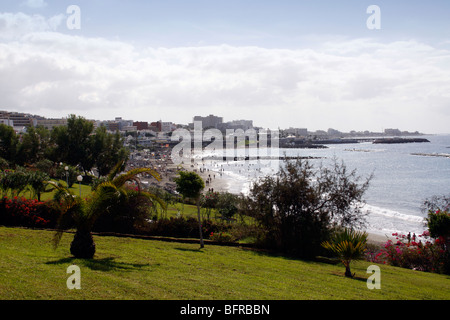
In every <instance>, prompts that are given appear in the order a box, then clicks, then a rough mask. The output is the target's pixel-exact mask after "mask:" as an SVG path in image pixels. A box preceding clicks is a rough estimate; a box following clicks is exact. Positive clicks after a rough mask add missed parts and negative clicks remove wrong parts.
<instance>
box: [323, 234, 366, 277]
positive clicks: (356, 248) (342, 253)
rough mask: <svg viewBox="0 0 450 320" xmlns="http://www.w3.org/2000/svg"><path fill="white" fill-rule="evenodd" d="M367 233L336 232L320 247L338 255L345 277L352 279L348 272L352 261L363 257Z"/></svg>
mask: <svg viewBox="0 0 450 320" xmlns="http://www.w3.org/2000/svg"><path fill="white" fill-rule="evenodd" d="M367 236H368V235H367V233H365V232H361V231H355V230H351V229H347V228H345V229H344V230H341V231H338V232H337V233H336V234H335V235H334V236H333V237H332V238H331V240H330V241H324V242H323V243H322V246H323V247H324V248H325V249H328V250H330V251H332V252H333V253H334V254H336V255H338V257H339V258H340V260H341V261H342V264H343V265H344V266H345V276H346V277H350V278H353V277H354V274H353V275H352V272H351V270H350V263H351V262H352V260H358V259H361V258H362V257H363V256H364V252H365V250H366V243H367Z"/></svg>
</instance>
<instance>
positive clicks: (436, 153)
mask: <svg viewBox="0 0 450 320" xmlns="http://www.w3.org/2000/svg"><path fill="white" fill-rule="evenodd" d="M409 138H410V137H409ZM420 138H425V139H428V140H429V141H430V142H421V143H399V144H374V143H372V142H360V143H356V144H355V143H349V144H329V145H326V146H327V148H324V149H305V148H300V149H297V148H286V149H284V148H283V149H281V148H280V149H277V150H274V149H272V150H268V151H266V152H267V153H269V154H270V152H272V157H270V156H269V157H266V158H264V159H265V160H255V159H256V158H252V157H250V160H248V159H247V160H245V159H244V158H243V157H241V158H239V157H238V158H237V159H236V160H237V161H223V160H222V159H220V160H217V159H216V160H210V161H206V162H205V161H204V160H203V162H202V164H201V165H202V166H203V169H207V170H208V171H209V172H211V173H210V174H211V176H214V179H215V178H220V179H226V181H227V187H226V188H227V191H229V192H232V193H241V194H248V192H249V190H250V188H251V185H252V183H254V182H255V181H257V180H258V179H260V178H262V177H264V176H265V175H275V174H276V173H277V171H278V170H279V167H280V164H281V162H280V159H279V158H278V157H273V155H280V156H283V155H286V156H287V157H296V156H300V157H304V158H309V160H308V161H309V162H310V163H311V164H312V165H314V166H315V167H316V168H318V167H319V166H320V165H322V166H328V165H330V164H331V163H332V161H333V159H337V160H338V161H339V162H340V161H342V162H343V163H344V164H345V165H346V167H347V169H349V170H356V173H357V175H358V176H360V177H361V182H362V181H363V180H364V179H365V178H366V177H369V176H370V175H373V177H372V179H371V181H370V185H369V188H368V190H367V191H366V193H365V196H364V200H365V205H364V209H363V210H364V212H365V213H367V228H366V231H367V232H369V233H373V234H378V235H386V236H391V235H392V233H401V234H407V233H409V232H410V233H411V234H413V233H415V234H416V235H419V234H422V233H423V231H425V230H426V224H425V218H426V216H427V212H424V211H423V209H422V206H423V203H424V201H425V200H427V199H429V198H431V197H433V196H442V195H450V135H422V136H420ZM248 150H249V149H247V152H248ZM250 150H251V149H250ZM251 152H252V151H250V156H251V155H252V153H251ZM253 152H255V151H253ZM259 152H261V150H259ZM209 156H211V154H209ZM207 158H208V153H206V154H204V155H203V159H207ZM210 159H211V157H210ZM198 165H200V164H198Z"/></svg>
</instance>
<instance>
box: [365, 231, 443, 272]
mask: <svg viewBox="0 0 450 320" xmlns="http://www.w3.org/2000/svg"><path fill="white" fill-rule="evenodd" d="M392 236H395V240H396V241H393V240H388V241H387V242H386V243H385V245H384V247H383V248H382V249H381V250H380V251H379V252H378V254H377V255H375V257H374V259H373V260H372V261H373V262H378V263H384V264H390V265H393V266H397V267H402V268H409V269H413V270H419V271H427V272H437V273H441V272H443V270H444V264H445V249H444V248H443V247H442V245H441V242H440V240H439V239H436V240H435V241H433V240H432V239H431V237H430V233H429V232H428V231H424V232H423V233H422V234H420V235H418V236H416V235H415V234H413V235H412V236H411V234H408V235H404V234H399V233H393V234H392Z"/></svg>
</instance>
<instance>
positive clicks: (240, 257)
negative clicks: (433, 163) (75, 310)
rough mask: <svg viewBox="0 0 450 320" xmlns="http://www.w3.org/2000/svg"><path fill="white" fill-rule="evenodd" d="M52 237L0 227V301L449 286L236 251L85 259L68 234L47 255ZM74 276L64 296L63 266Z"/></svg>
mask: <svg viewBox="0 0 450 320" xmlns="http://www.w3.org/2000/svg"><path fill="white" fill-rule="evenodd" d="M52 236H53V232H51V231H41V230H26V229H20V228H6V227H0V243H1V246H0V299H14V300H15V299H26V300H32V299H33V300H34V299H39V300H40V299H46V300H47V299H70V300H72V299H108V300H111V299H121V300H126V299H160V300H173V299H181V300H185V299H186V300H188V299H192V300H199V299H202V300H203V299H212V300H219V299H225V300H229V299H246V300H259V299H262V300H269V299H270V300H281V299H282V300H299V299H449V298H450V279H449V276H446V275H438V274H431V273H424V272H418V271H412V270H407V269H402V268H395V267H390V266H384V265H381V266H380V267H381V289H380V290H377V289H374V290H369V289H368V288H367V286H366V279H367V277H368V276H369V274H367V273H366V270H367V267H368V266H369V265H370V263H368V262H365V261H361V262H355V263H354V264H353V269H352V271H353V272H356V278H355V279H348V278H345V277H344V275H343V273H344V268H343V267H342V266H341V265H330V264H325V263H318V262H305V261H301V260H295V259H288V258H284V257H281V256H276V255H269V254H265V253H260V252H256V251H252V250H248V249H242V248H237V247H224V246H213V245H206V246H205V248H203V249H201V250H200V249H199V245H198V244H185V243H176V242H163V241H156V240H139V239H132V238H115V237H101V236H95V241H96V245H97V253H96V256H95V258H94V259H92V260H81V259H74V258H72V257H71V255H70V253H69V245H70V242H71V240H72V237H73V234H70V233H66V234H64V236H63V238H62V241H61V245H60V246H59V247H58V249H57V250H53V248H52V245H51V239H52ZM72 264H76V265H77V266H79V267H80V269H81V289H80V290H76V289H74V290H69V289H68V288H67V286H66V281H67V279H68V277H69V276H70V274H67V267H69V266H70V265H72Z"/></svg>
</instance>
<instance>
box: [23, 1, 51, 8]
mask: <svg viewBox="0 0 450 320" xmlns="http://www.w3.org/2000/svg"><path fill="white" fill-rule="evenodd" d="M23 5H24V6H27V7H30V8H44V7H46V6H47V3H46V2H45V1H44V0H27V1H25V2H24V3H23Z"/></svg>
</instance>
